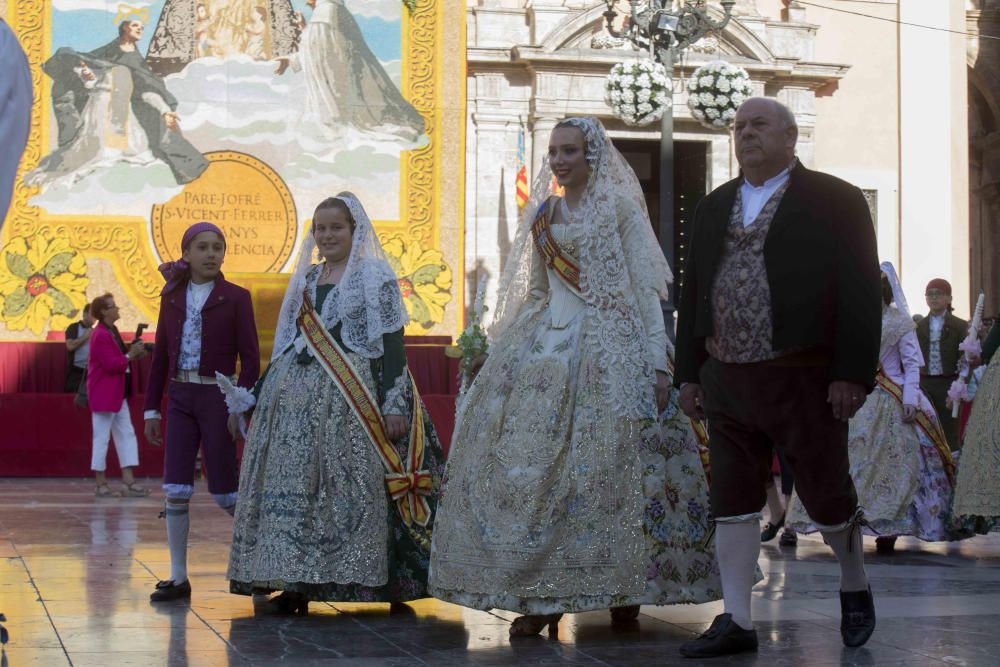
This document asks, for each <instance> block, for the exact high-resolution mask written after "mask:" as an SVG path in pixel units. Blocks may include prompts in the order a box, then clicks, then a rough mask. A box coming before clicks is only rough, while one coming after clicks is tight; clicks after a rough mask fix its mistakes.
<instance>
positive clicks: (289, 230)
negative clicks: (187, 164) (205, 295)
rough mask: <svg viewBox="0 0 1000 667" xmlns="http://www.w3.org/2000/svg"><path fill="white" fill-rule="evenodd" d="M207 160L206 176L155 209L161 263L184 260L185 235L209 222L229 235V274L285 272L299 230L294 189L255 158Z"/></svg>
mask: <svg viewBox="0 0 1000 667" xmlns="http://www.w3.org/2000/svg"><path fill="white" fill-rule="evenodd" d="M205 158H206V159H207V160H208V162H209V165H208V169H206V170H205V173H203V174H202V175H201V176H200V177H199V178H197V179H196V180H194V181H193V182H191V183H188V184H187V185H185V186H184V189H183V190H182V191H181V192H180V193H179V194H177V195H176V196H175V197H174V198H173V199H171V200H170V201H168V202H166V203H164V204H157V205H155V206H153V211H152V213H151V215H150V224H151V226H152V235H153V245H154V246H155V247H156V252H157V253H158V254H159V256H160V259H161V260H162V261H173V260H176V259H179V258H180V255H181V237H182V236H183V235H184V231H185V230H186V229H187V228H188V227H190V226H191V225H193V224H194V223H196V222H202V221H207V222H211V223H213V224H215V225H217V226H218V227H219V228H220V229H222V231H223V232H224V233H225V235H226V262H225V267H224V269H225V270H226V271H228V272H232V273H273V272H277V271H280V270H281V268H282V267H283V266H284V265H285V262H286V261H288V257H289V256H290V255H291V254H292V248H293V247H294V245H295V237H296V232H297V229H298V215H297V214H296V211H295V201H294V200H293V199H292V193H291V192H289V190H288V186H287V185H286V184H285V182H284V181H283V180H282V179H281V176H279V175H278V173H277V172H276V171H274V170H273V169H272V168H271V167H269V166H268V165H266V164H265V163H264V162H262V161H260V160H258V159H257V158H255V157H253V156H252V155H247V154H246V153H239V152H237V151H214V152H211V153H206V154H205Z"/></svg>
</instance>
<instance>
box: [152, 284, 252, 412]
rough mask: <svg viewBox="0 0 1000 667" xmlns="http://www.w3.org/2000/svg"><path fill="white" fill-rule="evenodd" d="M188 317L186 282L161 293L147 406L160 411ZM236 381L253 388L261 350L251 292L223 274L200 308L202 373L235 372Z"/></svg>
mask: <svg viewBox="0 0 1000 667" xmlns="http://www.w3.org/2000/svg"><path fill="white" fill-rule="evenodd" d="M186 318H187V282H184V283H183V284H181V285H179V286H177V287H176V288H175V289H173V290H172V291H170V292H167V293H166V294H164V295H163V296H162V297H160V315H159V317H158V318H157V320H156V349H155V350H154V351H153V364H152V368H151V369H150V373H149V385H148V386H147V387H146V402H145V406H144V408H143V409H144V410H159V409H160V404H161V402H162V401H163V389H164V387H165V386H166V384H167V382H168V381H169V380H170V378H172V377H174V375H176V373H177V359H178V358H179V357H180V352H181V334H182V332H183V330H184V320H185V319H186ZM237 355H239V358H240V377H239V380H238V381H237V384H238V385H239V386H241V387H246V388H247V389H253V386H254V384H256V382H257V377H258V375H260V348H259V347H258V343H257V326H256V324H255V323H254V318H253V303H252V302H251V300H250V292H248V291H247V290H245V289H243V288H242V287H240V286H238V285H234V284H233V283H231V282H229V281H227V280H226V279H225V278H223V277H222V276H221V275H220V276H219V277H218V278H217V279H216V280H215V287H213V288H212V293H211V294H209V296H208V300H207V301H205V306H204V307H203V308H202V309H201V365H200V367H199V368H198V375H204V376H206V377H215V372H216V371H218V372H220V373H222V374H223V375H232V374H233V373H235V372H236V356H237Z"/></svg>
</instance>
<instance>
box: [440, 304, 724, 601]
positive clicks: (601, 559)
mask: <svg viewBox="0 0 1000 667" xmlns="http://www.w3.org/2000/svg"><path fill="white" fill-rule="evenodd" d="M519 326H520V327H521V330H522V331H524V332H525V335H524V336H522V337H521V338H520V340H519V341H518V343H517V344H506V345H504V346H494V349H493V350H492V351H491V356H490V358H489V360H488V361H487V363H486V365H484V367H483V369H482V370H481V371H480V373H479V376H478V377H477V378H476V380H475V382H474V383H473V384H472V386H471V387H470V388H469V392H468V394H467V397H466V403H465V404H464V406H463V407H462V409H461V410H460V412H459V415H458V418H457V420H456V428H455V437H454V438H453V440H452V442H453V445H452V449H451V452H450V455H449V461H448V466H447V468H446V473H445V481H444V486H443V491H442V499H441V505H440V508H439V512H438V516H437V517H436V523H435V534H434V544H433V549H432V550H433V553H432V560H431V579H430V590H431V593H432V594H434V595H435V596H436V597H439V598H441V599H443V600H447V601H449V602H454V603H457V604H461V605H464V606H468V607H473V608H477V609H491V608H501V609H508V610H511V611H517V612H521V613H529V614H547V613H557V612H573V611H585V610H589V609H605V608H608V607H611V606H620V605H627V604H640V603H657V604H666V603H671V602H701V601H705V600H709V599H715V598H716V597H717V591H718V588H719V586H718V582H717V579H716V578H715V577H716V575H717V573H716V571H715V567H714V559H713V558H712V556H711V551H710V549H709V550H708V551H704V550H700V551H699V550H698V549H696V548H692V547H691V545H692V544H693V543H694V542H697V540H698V538H701V539H702V540H703V539H704V533H705V530H707V501H708V498H707V490H706V487H705V480H704V473H703V472H702V471H701V468H700V460H699V458H698V454H697V450H696V448H693V447H691V446H690V445H689V444H688V443H687V442H685V443H684V444H681V440H677V439H674V440H672V441H670V442H668V443H664V442H663V441H662V440H661V434H660V431H659V429H660V426H659V424H658V422H657V421H656V420H655V419H648V420H645V421H641V422H640V421H629V420H625V419H622V418H621V417H620V416H619V415H617V414H615V413H614V411H613V410H612V408H611V407H610V406H609V405H608V402H607V401H606V400H604V399H603V398H602V397H601V395H600V394H599V392H598V391H597V389H596V388H597V387H598V386H600V382H601V379H602V376H601V374H602V373H603V372H604V369H605V367H606V363H607V361H606V359H604V358H603V355H602V353H601V350H600V345H599V344H598V342H597V341H596V340H595V336H593V335H591V329H590V328H589V327H588V326H587V315H586V312H585V311H584V312H581V313H579V314H578V315H577V316H576V317H575V318H574V319H573V320H572V321H571V322H570V324H569V325H568V326H566V327H565V328H556V327H554V326H553V325H552V321H551V317H550V315H549V312H548V310H544V309H543V310H542V311H540V312H538V313H536V314H534V315H532V316H531V317H530V318H528V319H527V320H526V321H525V322H522V323H521V324H520V325H519ZM698 475H700V477H699V476H698ZM699 480H700V481H699ZM644 481H645V482H646V483H647V484H648V489H649V493H648V494H644ZM671 482H673V484H674V485H673V488H669V487H670V485H671ZM687 494H691V495H690V496H688V495H687ZM646 495H648V496H649V497H648V499H647V498H645V497H644V496H646ZM691 499H693V500H694V502H695V507H693V508H692V507H691V506H690V505H689V504H688V501H689V500H691Z"/></svg>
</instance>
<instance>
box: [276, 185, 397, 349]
mask: <svg viewBox="0 0 1000 667" xmlns="http://www.w3.org/2000/svg"><path fill="white" fill-rule="evenodd" d="M337 199H339V200H341V201H342V202H344V203H345V204H347V207H348V208H349V209H350V211H351V216H352V217H353V218H354V222H355V228H354V236H353V237H352V239H351V254H350V256H349V257H348V260H347V267H346V268H345V269H344V275H343V277H342V278H341V279H340V283H339V284H338V285H337V288H336V289H335V290H334V291H333V292H332V293H331V294H330V295H329V296H328V297H327V298H326V300H325V301H324V302H323V306H322V309H321V311H320V319H322V320H323V323H324V325H326V327H327V329H331V328H333V327H334V326H335V325H336V324H337V323H338V322H339V323H340V324H341V331H340V334H341V339H342V340H343V342H344V345H346V346H347V347H348V348H350V349H351V350H353V351H354V352H357V353H358V354H360V355H361V356H363V357H367V358H369V359H376V358H378V357H381V356H382V355H383V354H384V353H385V350H384V347H383V345H382V336H383V335H384V334H386V333H391V332H393V331H398V330H399V329H401V328H403V326H405V325H406V324H407V323H408V322H409V321H410V318H409V316H408V315H407V313H406V306H405V304H404V303H403V295H402V294H401V293H400V291H399V282H398V279H397V277H396V274H395V273H394V272H393V270H392V267H391V266H390V265H389V262H388V260H387V259H386V256H385V251H384V250H383V249H382V244H381V243H380V242H379V240H378V235H377V234H376V233H375V228H374V227H373V226H372V223H371V220H370V219H369V218H368V214H367V213H366V212H365V209H364V207H363V206H362V205H361V202H360V201H358V199H357V197H355V196H354V195H352V194H347V193H342V194H339V195H337ZM315 249H316V240H315V239H314V238H313V235H312V234H309V235H307V236H306V239H305V241H303V243H302V251H301V253H300V255H299V262H298V266H297V267H296V269H295V273H294V274H293V275H292V278H291V280H290V281H289V283H288V289H287V290H285V297H284V299H283V300H282V302H281V310H280V311H279V314H278V326H277V328H276V329H275V334H274V349H273V350H272V352H271V360H272V361H274V360H275V359H277V358H278V357H280V356H281V355H282V354H283V353H284V352H285V351H286V350H287V349H288V348H289V347H291V346H293V345H294V346H296V348H301V347H302V345H303V344H304V343H300V342H297V341H296V337H297V335H298V326H297V325H296V323H295V321H296V319H297V318H298V314H299V310H300V309H301V308H302V301H303V298H302V295H303V294H305V293H307V292H308V294H309V298H310V299H311V300H312V302H313V303H314V304H315V303H316V283H317V281H318V279H319V275H320V272H321V271H322V266H323V264H322V263H320V264H313V263H312V258H313V252H314V250H315Z"/></svg>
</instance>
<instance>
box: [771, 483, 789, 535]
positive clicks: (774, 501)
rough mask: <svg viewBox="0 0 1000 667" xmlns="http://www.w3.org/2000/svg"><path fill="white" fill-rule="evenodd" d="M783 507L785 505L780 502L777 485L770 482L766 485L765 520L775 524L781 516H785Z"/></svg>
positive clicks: (779, 492)
mask: <svg viewBox="0 0 1000 667" xmlns="http://www.w3.org/2000/svg"><path fill="white" fill-rule="evenodd" d="M785 507H786V505H782V504H781V491H779V490H778V485H777V484H771V486H769V487H767V513H768V517H767V520H768V521H769V522H770V523H773V524H775V525H777V523H778V522H779V521H781V517H783V516H785Z"/></svg>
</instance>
